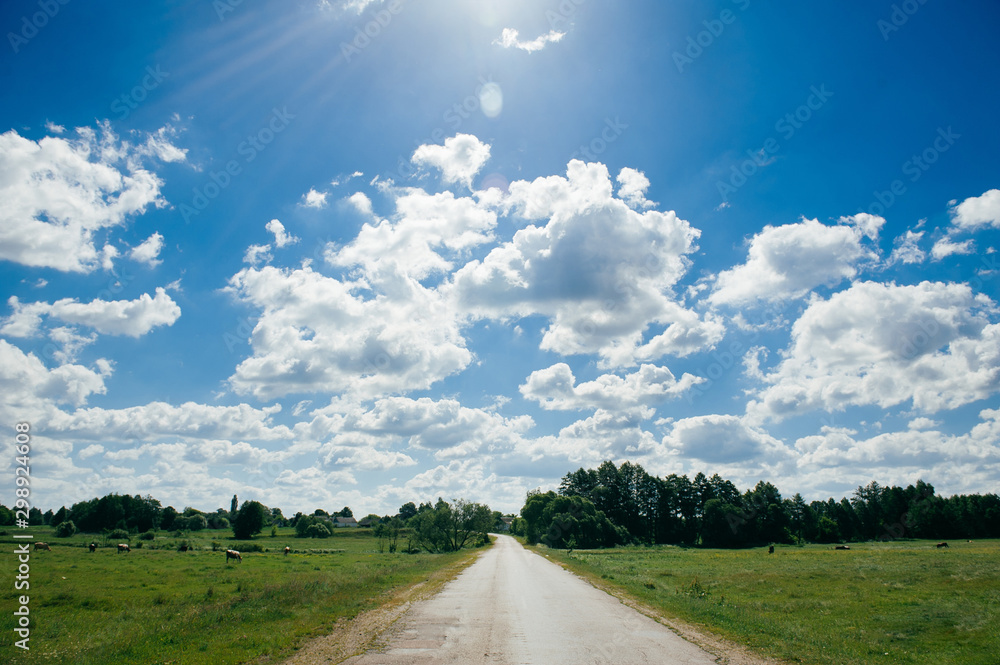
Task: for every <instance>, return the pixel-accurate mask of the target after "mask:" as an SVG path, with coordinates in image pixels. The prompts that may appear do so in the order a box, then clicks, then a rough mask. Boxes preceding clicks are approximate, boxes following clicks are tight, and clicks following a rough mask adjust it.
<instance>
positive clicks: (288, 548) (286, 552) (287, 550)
mask: <svg viewBox="0 0 1000 665" xmlns="http://www.w3.org/2000/svg"><path fill="white" fill-rule="evenodd" d="M291 551H292V548H291V547H287V546H286V547H285V556H288V553H289V552H291Z"/></svg>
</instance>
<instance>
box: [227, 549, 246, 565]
mask: <svg viewBox="0 0 1000 665" xmlns="http://www.w3.org/2000/svg"><path fill="white" fill-rule="evenodd" d="M230 559H236V560H237V561H239V562H240V563H243V557H242V556H241V555H240V553H239V552H237V551H236V550H226V563H229V560H230Z"/></svg>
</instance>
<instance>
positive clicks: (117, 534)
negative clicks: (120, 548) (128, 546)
mask: <svg viewBox="0 0 1000 665" xmlns="http://www.w3.org/2000/svg"><path fill="white" fill-rule="evenodd" d="M105 540H106V541H109V542H110V541H115V542H119V543H120V542H122V541H125V542H126V543H127V542H129V541H131V540H132V536H130V535H129V533H128V531H126V530H125V529H115V530H114V531H111V532H110V533H108V535H107V536H106V537H105Z"/></svg>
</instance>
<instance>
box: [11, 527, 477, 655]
mask: <svg viewBox="0 0 1000 665" xmlns="http://www.w3.org/2000/svg"><path fill="white" fill-rule="evenodd" d="M8 532H9V533H8V534H7V535H3V536H0V551H2V552H3V554H2V555H0V566H2V567H3V578H4V579H5V580H7V582H6V583H5V584H4V585H3V586H4V588H3V591H2V592H0V607H2V611H0V635H2V638H0V662H5V663H74V664H79V665H91V664H93V665H97V664H104V663H183V664H185V665H187V664H189V663H190V664H199V663H212V664H213V665H219V664H222V663H264V662H280V661H281V660H283V658H284V657H287V656H289V655H291V654H292V653H293V652H294V650H295V649H296V648H297V647H298V646H300V645H301V644H302V643H304V642H305V641H306V640H308V639H309V638H310V637H313V636H319V635H324V634H327V633H329V632H330V629H331V627H332V626H333V625H334V623H335V622H337V620H338V619H344V618H351V617H354V616H355V615H357V614H358V613H360V612H363V611H365V610H368V609H371V608H373V607H375V606H377V605H379V604H381V603H384V602H386V601H387V600H388V599H389V598H391V597H392V596H393V595H394V594H395V593H397V592H398V591H399V590H400V589H402V588H405V587H408V586H411V585H413V584H415V583H417V582H421V581H424V580H426V579H428V578H429V577H430V576H431V575H434V574H435V573H439V574H440V573H441V572H444V573H448V572H449V571H452V570H457V569H458V568H459V567H460V566H462V565H464V563H465V562H466V561H467V560H469V558H470V556H472V555H471V553H470V552H469V551H468V550H467V551H463V552H458V553H452V554H401V553H396V554H387V553H386V554H382V553H379V551H378V541H377V539H376V538H374V537H373V536H372V535H371V532H370V530H368V529H340V530H337V531H336V533H335V534H334V535H333V537H331V538H326V539H297V538H295V537H294V529H280V530H279V532H278V534H277V536H276V537H271V536H267V535H262V536H258V537H256V538H254V540H253V541H251V542H252V544H253V545H259V546H261V547H262V548H264V549H266V550H267V551H263V552H248V551H247V548H248V545H250V544H251V543H248V542H247V541H239V542H237V541H234V540H233V539H232V532H231V531H230V530H228V529H225V530H217V531H213V530H204V531H197V532H193V533H192V534H191V535H189V536H188V535H185V536H184V538H180V537H172V536H170V535H169V534H166V533H164V534H162V535H160V536H157V538H156V539H155V540H152V541H139V540H137V539H136V538H133V539H132V540H131V545H132V548H133V550H132V552H131V553H122V554H118V553H117V550H116V548H115V543H114V542H112V543H109V545H110V547H103V546H101V545H103V544H104V543H103V540H102V539H101V538H100V537H97V538H95V537H94V536H93V535H88V534H78V535H76V536H73V537H70V538H56V537H55V536H54V535H53V534H52V532H51V529H48V528H47V527H34V528H32V533H33V534H34V536H35V540H36V541H44V542H48V543H50V544H51V547H52V551H51V552H46V551H38V552H35V551H32V552H31V560H30V566H31V571H30V584H31V588H30V590H29V591H16V590H15V589H14V576H15V575H16V573H17V566H18V562H17V558H16V556H15V555H13V551H14V547H15V544H14V543H15V541H14V539H13V538H12V535H13V534H12V532H13V529H10V528H8ZM92 540H96V542H97V543H98V545H99V546H101V547H99V549H98V550H97V551H96V552H93V553H91V552H90V551H89V550H88V549H87V544H88V543H90V542H91V541H92ZM182 540H187V541H188V544H189V545H190V546H191V547H192V549H189V550H188V551H185V552H181V551H179V549H178V548H179V546H180V545H181V541H182ZM405 541H406V535H405V533H404V534H403V536H402V537H401V538H400V543H401V544H403V543H405ZM20 542H23V541H18V543H20ZM140 542H141V543H142V546H141V548H137V544H138V543H140ZM213 544H214V545H213ZM286 545H287V546H289V547H291V548H292V553H291V554H290V555H288V556H285V555H284V554H283V549H284V547H285V546H286ZM213 546H214V547H215V549H216V551H213ZM227 547H231V548H234V549H238V550H240V551H241V552H243V562H242V563H238V562H229V563H227V562H226V557H225V550H226V548H227ZM24 594H26V595H29V596H30V602H29V607H30V610H31V641H30V643H29V644H30V647H31V650H30V652H24V651H23V650H21V649H19V648H16V647H14V645H13V641H14V640H15V639H18V638H17V636H16V634H15V633H14V631H13V629H14V627H15V625H16V623H15V619H16V617H14V616H13V614H12V612H13V611H14V610H15V609H16V608H17V607H18V604H17V603H18V601H17V598H18V596H20V595H24Z"/></svg>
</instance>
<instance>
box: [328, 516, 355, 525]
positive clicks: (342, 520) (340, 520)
mask: <svg viewBox="0 0 1000 665" xmlns="http://www.w3.org/2000/svg"><path fill="white" fill-rule="evenodd" d="M357 525H358V521H357V520H356V519H354V518H353V517H335V518H333V526H335V527H339V526H357Z"/></svg>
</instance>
